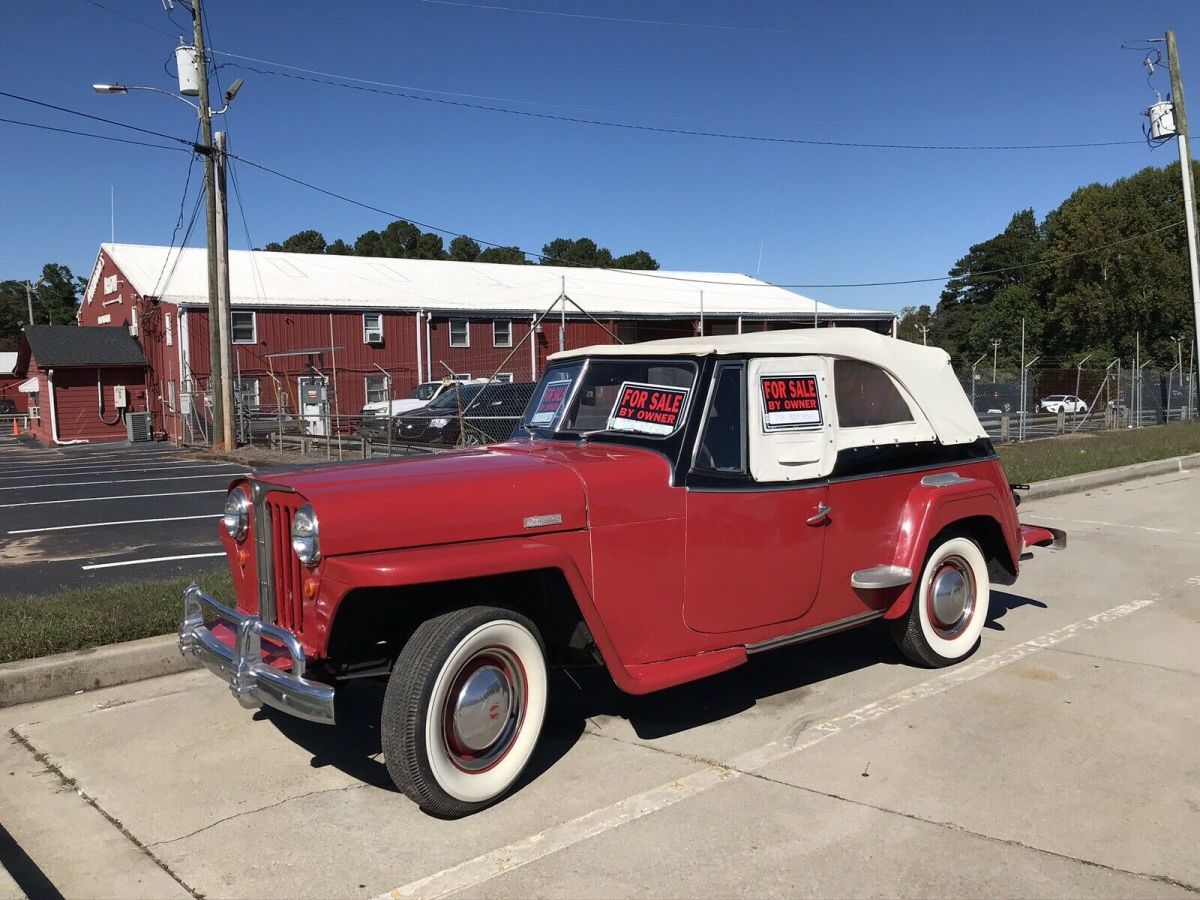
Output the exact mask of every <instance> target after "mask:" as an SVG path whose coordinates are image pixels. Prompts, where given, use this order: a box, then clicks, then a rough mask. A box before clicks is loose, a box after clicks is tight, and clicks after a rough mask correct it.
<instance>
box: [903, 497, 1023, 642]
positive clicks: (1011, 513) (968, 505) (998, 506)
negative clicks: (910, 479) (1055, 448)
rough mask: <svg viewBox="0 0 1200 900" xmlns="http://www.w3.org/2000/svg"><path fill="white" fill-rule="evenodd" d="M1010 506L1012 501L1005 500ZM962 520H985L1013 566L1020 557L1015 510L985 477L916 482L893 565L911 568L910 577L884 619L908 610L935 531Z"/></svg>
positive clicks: (907, 504)
mask: <svg viewBox="0 0 1200 900" xmlns="http://www.w3.org/2000/svg"><path fill="white" fill-rule="evenodd" d="M1008 506H1009V507H1012V502H1011V500H1010V501H1009V503H1008ZM964 519H975V520H979V519H988V520H991V521H992V522H994V523H995V525H996V526H997V528H998V529H999V531H1000V533H1001V534H1002V535H1003V537H1004V544H1005V547H1006V549H1007V552H1008V554H1009V559H1010V561H1011V563H1012V565H1013V567H1014V571H1015V567H1016V565H1017V560H1018V558H1019V556H1020V546H1019V545H1018V543H1017V542H1018V541H1019V537H1017V536H1016V535H1015V531H1016V527H1015V522H1016V510H1015V509H1010V508H1006V507H1005V506H1004V504H1003V503H1002V502H1001V497H1000V495H999V492H998V489H997V487H996V485H995V484H993V483H992V482H991V481H989V480H985V479H975V478H964V479H962V480H961V481H959V482H957V483H954V484H942V485H927V484H923V483H922V484H918V485H917V486H915V487H914V488H913V489H912V491H911V493H910V494H909V496H908V500H907V502H906V504H905V507H904V515H903V518H902V524H901V527H900V535H899V540H898V541H897V545H896V555H895V557H894V558H893V560H892V564H893V565H895V566H900V567H903V568H906V569H908V570H910V571H911V572H912V573H913V579H912V581H910V582H909V583H908V584H907V585H906V586H905V587H904V588H903V589H902V590H901V591H900V592H899V593H898V594H897V595H896V597H895V598H894V599H893V601H892V603H891V605H890V606H889V607H888V609H887V610H886V611H885V612H884V614H883V617H884V618H885V619H898V618H899V617H900V616H903V615H904V614H905V613H907V612H908V609H909V606H910V605H911V604H912V598H913V595H914V593H915V592H916V589H917V582H918V580H919V579H920V577H921V569H922V567H923V566H924V565H925V557H926V555H927V553H928V551H929V544H930V542H932V541H933V539H934V538H935V537H937V535H938V534H940V533H941V532H942V531H944V530H945V529H946V528H948V527H950V526H951V525H953V524H954V523H955V522H961V521H962V520H964Z"/></svg>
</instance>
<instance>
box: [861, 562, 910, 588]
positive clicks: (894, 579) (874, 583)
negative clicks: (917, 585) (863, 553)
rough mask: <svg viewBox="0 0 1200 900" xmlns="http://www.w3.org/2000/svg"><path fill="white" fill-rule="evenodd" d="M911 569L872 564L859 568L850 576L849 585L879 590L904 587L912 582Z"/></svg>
mask: <svg viewBox="0 0 1200 900" xmlns="http://www.w3.org/2000/svg"><path fill="white" fill-rule="evenodd" d="M912 578H913V573H912V569H907V568H905V567H904V566H872V567H871V568H869V569H859V570H858V571H857V572H855V573H853V574H852V575H851V576H850V587H852V588H858V589H860V590H864V591H881V590H884V589H885V588H895V587H904V585H906V584H909V583H911V582H912Z"/></svg>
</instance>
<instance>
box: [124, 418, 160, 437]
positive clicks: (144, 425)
mask: <svg viewBox="0 0 1200 900" xmlns="http://www.w3.org/2000/svg"><path fill="white" fill-rule="evenodd" d="M125 433H126V434H127V435H128V436H129V443H131V444H139V443H142V442H143V441H148V440H150V439H151V438H152V437H153V435H152V434H151V433H150V413H148V412H129V413H125Z"/></svg>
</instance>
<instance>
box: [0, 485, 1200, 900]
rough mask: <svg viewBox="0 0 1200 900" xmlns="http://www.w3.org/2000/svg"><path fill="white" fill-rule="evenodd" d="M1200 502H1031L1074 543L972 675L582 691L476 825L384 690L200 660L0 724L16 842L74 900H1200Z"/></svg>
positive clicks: (1128, 493)
mask: <svg viewBox="0 0 1200 900" xmlns="http://www.w3.org/2000/svg"><path fill="white" fill-rule="evenodd" d="M1198 506H1200V477H1198V476H1197V475H1196V474H1183V473H1181V474H1177V475H1171V476H1163V477H1159V478H1154V479H1145V480H1142V481H1137V482H1128V483H1125V484H1121V485H1115V486H1112V487H1109V488H1102V489H1096V490H1093V491H1090V492H1089V493H1086V494H1076V495H1069V496H1063V497H1057V498H1050V499H1046V500H1042V501H1039V502H1037V503H1031V504H1027V505H1026V506H1025V507H1023V508H1022V514H1023V519H1024V520H1025V521H1030V522H1042V523H1046V524H1051V525H1056V526H1059V527H1062V528H1065V529H1067V530H1068V532H1069V534H1070V546H1069V547H1068V549H1067V550H1066V551H1063V552H1061V553H1051V552H1043V553H1041V554H1040V555H1039V557H1038V558H1037V559H1035V560H1033V561H1031V562H1028V563H1026V564H1025V570H1024V573H1023V574H1022V577H1021V579H1020V581H1019V582H1018V583H1017V585H1015V586H1014V587H1012V588H1008V589H1003V590H1000V589H995V593H994V594H993V599H992V607H991V613H990V615H989V622H988V627H987V628H986V629H985V630H984V637H983V640H982V644H981V646H980V647H979V649H978V650H977V652H976V653H975V655H974V656H973V657H972V658H971V660H970V661H968V662H967V663H964V664H962V665H959V666H956V667H953V668H950V669H946V670H938V671H930V670H923V669H916V668H912V667H910V666H908V665H905V664H904V663H903V662H902V661H901V659H900V657H899V655H898V654H897V653H896V652H895V651H894V650H893V649H892V646H891V643H890V640H889V639H888V637H887V635H886V633H885V632H884V631H883V630H882V629H877V628H867V629H863V630H859V631H857V632H851V633H847V634H842V635H838V636H836V637H833V638H828V639H825V640H823V641H819V642H814V643H811V644H807V645H802V646H799V647H793V648H789V649H785V650H780V651H776V652H774V653H772V654H765V655H763V656H760V657H756V658H754V659H753V661H752V662H751V663H750V664H749V665H747V666H744V667H742V668H740V669H736V670H733V671H731V672H728V673H725V674H723V675H720V676H717V677H714V678H710V679H708V680H706V681H703V682H700V683H697V684H693V685H688V686H685V687H682V688H678V689H674V690H671V691H667V692H664V693H662V694H658V695H652V696H647V697H641V698H634V697H628V696H624V695H621V694H619V693H618V692H616V690H615V689H614V688H612V687H611V684H608V683H607V682H606V680H605V679H604V678H603V677H602V676H600V675H598V674H597V675H594V676H592V677H587V678H581V679H580V682H581V686H582V689H581V688H579V687H576V686H575V685H574V684H573V683H572V682H571V681H570V680H569V679H566V678H560V679H558V680H557V681H556V682H555V684H554V689H553V690H554V693H553V695H552V701H551V713H550V721H549V723H548V726H547V727H548V731H547V734H546V737H545V739H544V742H543V746H542V748H541V752H540V754H539V755H538V756H537V757H535V760H534V763H533V764H532V766H531V770H530V771H529V773H528V774H527V776H526V777H525V778H524V783H523V784H522V786H521V787H520V789H519V790H518V791H517V792H516V793H515V794H514V795H513V796H511V797H509V798H508V799H506V800H505V801H503V802H501V803H500V804H498V805H497V806H495V807H493V808H491V809H489V810H486V811H484V812H483V813H480V814H478V815H476V816H473V817H471V818H469V819H465V820H460V821H441V820H437V819H433V818H430V817H429V816H426V815H424V814H422V813H421V812H420V811H419V810H417V809H416V808H415V807H414V806H413V805H412V804H411V803H410V802H409V801H408V800H406V799H405V798H403V797H402V796H400V795H398V794H397V793H396V792H395V791H394V790H393V789H392V788H391V786H390V784H389V782H388V780H387V777H386V774H385V771H384V768H383V764H382V759H381V751H380V744H379V736H378V731H377V728H376V724H375V721H374V716H377V714H378V702H379V696H378V694H379V692H378V691H377V690H374V689H373V688H372V687H371V686H370V685H367V684H363V683H359V684H358V686H357V687H356V688H355V689H354V690H353V691H352V692H350V693H349V694H348V695H347V696H346V700H347V703H346V705H345V706H344V707H342V710H343V711H342V712H341V713H339V715H341V716H342V718H343V722H344V727H342V728H341V730H331V729H328V728H326V727H323V726H318V725H308V724H306V723H303V722H299V721H295V720H291V719H289V718H288V717H286V716H276V715H274V714H267V713H263V712H261V711H260V712H257V713H251V712H248V711H246V710H242V709H241V708H239V707H238V705H237V704H236V702H234V701H233V699H232V698H231V697H230V696H229V692H228V690H227V689H226V688H225V686H224V685H222V684H220V683H219V682H218V681H217V680H216V679H215V678H213V677H212V676H211V675H210V674H209V673H207V672H205V671H198V672H191V673H187V674H184V675H179V676H172V677H169V678H163V679H157V680H153V681H147V682H141V683H139V684H133V685H127V686H124V687H118V688H111V689H106V690H102V691H97V692H95V693H90V694H84V695H77V696H74V697H66V698H62V699H59V700H54V701H47V702H44V703H39V704H33V705H29V706H25V707H14V708H9V709H4V710H0V729H2V730H3V733H4V734H5V735H6V736H7V740H5V741H2V742H0V778H2V779H3V786H4V787H3V790H0V826H3V828H4V829H6V831H7V833H8V834H9V835H11V838H12V842H13V845H14V846H15V847H16V848H18V849H19V851H20V854H21V857H20V858H23V859H25V860H27V862H25V863H22V865H23V866H24V869H23V870H22V872H23V873H24V874H23V875H22V877H24V878H26V879H28V878H37V877H41V878H44V879H46V881H47V883H50V884H52V885H53V886H54V887H55V888H56V889H57V890H58V891H61V892H62V893H63V894H64V895H66V896H97V897H100V896H103V897H166V896H179V897H184V896H189V895H190V896H192V897H196V896H201V895H203V896H206V897H261V896H279V897H374V896H380V895H391V896H394V897H406V896H422V897H433V896H448V895H459V896H471V897H530V896H539V897H572V898H573V897H584V896H587V897H593V896H613V897H651V896H653V897H658V896H679V897H696V896H778V895H788V896H839V897H845V896H856V897H858V896H861V897H875V896H912V897H955V898H959V897H976V896H1006V897H1007V896H1039V897H1075V896H1095V897H1158V896H1195V895H1196V894H1197V893H1200V855H1197V853H1196V849H1195V847H1196V835H1197V834H1200V755H1198V754H1197V753H1196V747H1197V746H1200V706H1198V704H1197V703H1196V699H1195V698H1196V691H1197V688H1198V687H1200V680H1198V678H1200V654H1197V652H1196V647H1197V645H1198V644H1200V553H1198V552H1197V551H1198V550H1200V524H1198V523H1197V518H1196V515H1195V510H1196V509H1197V508H1198ZM131 735H136V736H137V738H136V740H131V739H130V736H131ZM9 856H10V858H13V857H14V854H13V853H10V854H9Z"/></svg>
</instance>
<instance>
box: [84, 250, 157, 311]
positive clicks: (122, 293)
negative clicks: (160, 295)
mask: <svg viewBox="0 0 1200 900" xmlns="http://www.w3.org/2000/svg"><path fill="white" fill-rule="evenodd" d="M113 275H115V276H116V277H117V288H116V290H115V291H111V292H109V293H107V294H106V293H105V292H104V279H105V278H106V277H109V276H113ZM141 302H142V297H141V295H140V294H138V292H137V291H135V290H134V289H133V286H132V285H130V283H129V280H128V279H127V278H126V277H125V275H124V273H122V272H121V270H120V269H118V268H117V266H116V263H114V262H113V261H112V260H111V259H109V258H108V254H107V253H104V252H101V253H100V274H99V276H98V277H97V278H96V290H95V291H94V292H93V293H92V299H91V301H90V302H89V301H88V300H87V299H86V298H84V301H83V305H82V306H81V307H80V308H79V324H80V325H113V326H125V327H128V326H129V325H130V323H131V322H132V318H133V317H132V314H131V312H130V311H131V310H132V309H133V308H134V307H135V306H137V305H139V304H140V303H141ZM106 316H107V317H108V318H107V320H106V321H103V322H102V321H100V320H101V319H104V318H105V317H106Z"/></svg>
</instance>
